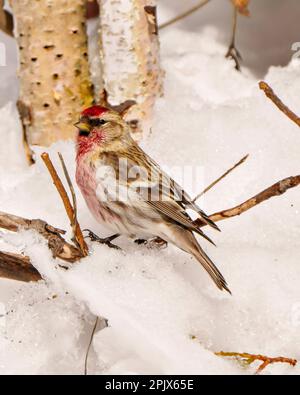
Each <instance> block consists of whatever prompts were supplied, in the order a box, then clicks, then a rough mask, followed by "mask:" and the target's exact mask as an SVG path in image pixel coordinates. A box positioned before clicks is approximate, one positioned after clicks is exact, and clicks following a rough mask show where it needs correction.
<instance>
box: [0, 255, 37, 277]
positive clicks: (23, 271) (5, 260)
mask: <svg viewBox="0 0 300 395" xmlns="http://www.w3.org/2000/svg"><path fill="white" fill-rule="evenodd" d="M0 277H1V278H7V279H9V280H16V281H25V282H30V281H39V280H41V279H42V276H41V275H40V273H39V272H38V271H37V270H36V269H35V267H34V266H32V264H31V263H30V259H29V257H28V256H24V255H21V254H14V253H11V252H3V251H0Z"/></svg>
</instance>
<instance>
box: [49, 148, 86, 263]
mask: <svg viewBox="0 0 300 395" xmlns="http://www.w3.org/2000/svg"><path fill="white" fill-rule="evenodd" d="M41 158H42V159H43V161H44V163H45V165H46V167H47V169H48V171H49V173H50V175H51V178H52V180H53V183H54V185H55V187H56V189H57V191H58V193H59V195H60V197H61V199H62V201H63V204H64V207H65V210H66V213H67V215H68V217H69V220H70V222H71V224H72V222H73V220H74V209H73V207H72V205H71V202H70V199H69V196H68V194H67V192H66V190H65V187H64V186H63V184H62V182H61V180H60V178H59V176H58V174H57V171H56V170H55V167H54V166H53V163H52V161H51V159H50V157H49V155H48V154H47V153H46V152H44V153H43V154H42V155H41ZM75 240H76V242H77V244H78V246H79V248H80V250H81V252H82V255H83V256H87V255H88V246H87V244H86V242H85V240H84V237H83V234H82V231H81V228H80V225H79V223H78V221H76V225H75Z"/></svg>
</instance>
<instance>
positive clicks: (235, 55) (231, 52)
mask: <svg viewBox="0 0 300 395" xmlns="http://www.w3.org/2000/svg"><path fill="white" fill-rule="evenodd" d="M237 19H238V10H237V8H236V7H235V6H233V20H232V37H231V43H230V45H229V48H228V51H227V54H226V58H231V59H233V60H234V62H235V68H236V70H238V71H240V70H241V65H240V60H242V57H241V55H240V53H239V51H238V50H237V49H236V46H235V38H236V30H237Z"/></svg>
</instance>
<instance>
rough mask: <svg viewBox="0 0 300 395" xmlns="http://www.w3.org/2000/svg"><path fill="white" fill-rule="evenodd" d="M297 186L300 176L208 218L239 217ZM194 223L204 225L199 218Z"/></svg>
mask: <svg viewBox="0 0 300 395" xmlns="http://www.w3.org/2000/svg"><path fill="white" fill-rule="evenodd" d="M299 184H300V175H298V176H295V177H288V178H285V179H283V180H281V181H278V182H276V184H273V185H272V186H270V187H269V188H267V189H265V190H263V191H262V192H260V193H258V194H257V195H255V196H253V197H252V198H250V199H248V200H246V201H245V202H244V203H241V204H239V205H238V206H235V207H233V208H230V209H228V210H223V211H218V212H217V213H214V214H212V215H210V216H209V218H210V219H211V220H212V221H214V222H218V221H222V220H224V219H227V218H232V217H236V216H237V215H240V214H242V213H244V212H245V211H248V210H250V209H251V208H253V207H255V206H257V205H258V204H260V203H262V202H264V201H265V200H268V199H270V198H272V197H274V196H279V195H282V194H283V193H285V192H286V191H287V190H289V189H290V188H295V187H296V186H298V185H299ZM194 223H195V224H197V225H198V226H200V227H203V226H205V225H206V224H205V223H204V222H203V221H202V220H201V219H200V218H199V219H196V221H194Z"/></svg>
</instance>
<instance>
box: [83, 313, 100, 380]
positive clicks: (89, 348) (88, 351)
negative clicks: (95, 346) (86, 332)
mask: <svg viewBox="0 0 300 395" xmlns="http://www.w3.org/2000/svg"><path fill="white" fill-rule="evenodd" d="M98 322H99V317H97V318H96V321H95V324H94V327H93V330H92V333H91V337H90V341H89V344H88V348H87V350H86V354H85V360H84V375H85V376H87V374H88V359H89V354H90V350H91V346H92V343H93V339H94V335H95V332H96V329H97V326H98Z"/></svg>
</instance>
